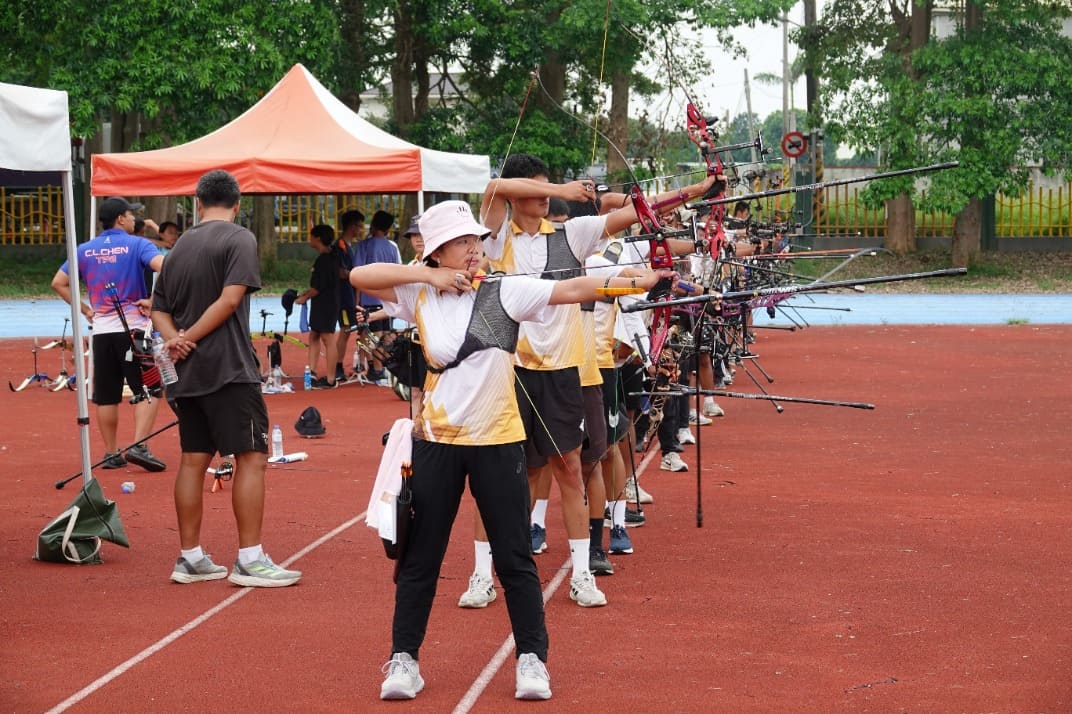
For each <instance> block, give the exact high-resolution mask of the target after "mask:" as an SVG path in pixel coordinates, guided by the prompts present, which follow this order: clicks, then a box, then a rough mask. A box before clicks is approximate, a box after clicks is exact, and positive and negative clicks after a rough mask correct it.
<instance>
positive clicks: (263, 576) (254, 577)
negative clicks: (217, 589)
mask: <svg viewBox="0 0 1072 714" xmlns="http://www.w3.org/2000/svg"><path fill="white" fill-rule="evenodd" d="M301 576H302V574H301V571H300V570H284V569H283V568H280V567H279V566H278V565H276V564H275V563H273V562H272V559H271V558H269V557H268V554H267V553H264V554H263V555H262V556H261V559H260V560H255V561H253V562H252V563H249V564H248V565H242V564H241V563H240V562H238V561H237V560H236V561H235V564H234V570H232V571H231V575H230V576H229V577H228V578H227V579H228V580H230V581H231V582H232V583H234V584H235V585H242V586H244V587H251V588H285V587H286V586H288V585H293V584H294V583H296V582H298V581H299V580H301Z"/></svg>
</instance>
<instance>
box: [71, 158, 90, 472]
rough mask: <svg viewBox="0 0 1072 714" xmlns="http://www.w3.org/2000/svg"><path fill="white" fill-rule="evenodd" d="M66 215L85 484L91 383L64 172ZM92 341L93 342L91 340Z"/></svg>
mask: <svg viewBox="0 0 1072 714" xmlns="http://www.w3.org/2000/svg"><path fill="white" fill-rule="evenodd" d="M63 215H64V216H65V217H66V218H65V220H64V226H65V231H66V233H67V274H68V275H69V276H70V278H71V339H72V340H73V341H74V348H73V349H72V350H71V352H72V354H73V355H74V373H75V377H76V378H75V393H76V394H77V395H78V432H79V433H78V435H79V438H80V440H81V445H82V484H83V485H86V484H88V483H89V480H90V479H91V478H93V474H92V473H91V472H90V458H89V455H90V448H91V447H90V444H89V397H88V393H89V380H88V378H87V377H86V355H85V350H83V349H82V286H81V284H80V283H79V279H78V252H77V247H78V246H77V243H78V238H77V236H76V235H75V230H74V215H75V212H74V181H73V179H72V178H71V171H70V169H68V170H67V171H64V172H63ZM89 218H90V221H91V223H90V232H92V229H93V226H95V225H96V220H97V202H96V201H90V208H89ZM91 339H92V338H91Z"/></svg>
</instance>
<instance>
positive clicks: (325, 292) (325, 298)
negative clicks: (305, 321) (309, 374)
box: [294, 224, 339, 389]
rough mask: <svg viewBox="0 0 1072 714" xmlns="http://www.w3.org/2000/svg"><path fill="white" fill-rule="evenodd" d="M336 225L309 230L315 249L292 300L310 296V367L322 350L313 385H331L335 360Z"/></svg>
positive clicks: (334, 374) (333, 381) (314, 366)
mask: <svg viewBox="0 0 1072 714" xmlns="http://www.w3.org/2000/svg"><path fill="white" fill-rule="evenodd" d="M334 243H335V229H334V228H332V227H331V226H328V225H324V224H320V225H317V226H313V227H312V229H311V230H310V231H309V245H311V246H312V247H313V248H314V249H315V250H316V252H317V254H318V255H317V257H316V262H314V263H313V274H312V277H310V278H309V288H308V289H307V290H306V291H305V292H303V293H302V294H301V295H299V296H298V298H297V299H296V300H295V301H294V302H296V303H297V304H299V305H302V304H304V303H305V302H306V301H307V300H310V299H311V300H312V301H313V302H312V307H311V309H310V310H309V363H308V364H309V368H310V369H312V370H313V371H314V372H316V367H317V362H318V361H319V360H320V351H321V350H323V352H324V372H323V376H321V377H317V378H316V379H314V380H313V388H314V389H334V388H335V387H336V386H337V385H338V382H337V381H336V376H337V375H336V370H335V366H336V363H337V362H338V356H337V354H336V351H337V342H336V340H335V326H336V325H337V324H338V320H339V260H338V258H337V257H336V255H335V253H334V251H333V250H332V245H333V244H334Z"/></svg>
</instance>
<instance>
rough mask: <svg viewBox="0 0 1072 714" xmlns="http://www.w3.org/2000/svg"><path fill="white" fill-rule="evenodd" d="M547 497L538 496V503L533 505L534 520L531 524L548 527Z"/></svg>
mask: <svg viewBox="0 0 1072 714" xmlns="http://www.w3.org/2000/svg"><path fill="white" fill-rule="evenodd" d="M546 524H547V499H546V498H537V499H536V503H535V504H534V505H533V506H532V522H531V525H534V526H539V527H540V528H546V527H547V525H546Z"/></svg>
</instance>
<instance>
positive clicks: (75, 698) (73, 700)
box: [47, 511, 365, 714]
mask: <svg viewBox="0 0 1072 714" xmlns="http://www.w3.org/2000/svg"><path fill="white" fill-rule="evenodd" d="M364 517H365V511H362V512H361V513H359V514H358V515H356V516H354V517H353V518H351V519H350V520H348V521H346V522H345V523H343V524H342V525H339V526H337V527H336V528H335V529H334V530H332V531H329V532H327V533H325V534H324V535H322V536H320V537H319V538H317V539H316V540H315V541H313V542H312V543H310V544H309V545H307V546H305V547H304V548H302V549H301V550H299V551H298V552H297V553H295V554H294V555H292V556H290V557H289V558H287V559H286V560H284V561H283V562H282V563H281V565H282V566H283V567H287V566H289V565H290V564H291V563H293V562H294V561H296V560H298V559H299V558H302V557H304V556H306V555H308V554H309V553H311V552H312V551H314V550H316V549H317V548H319V547H320V546H322V545H323V544H324V543H327V542H328V541H329V540H331V539H332V538H334V537H335V536H337V535H339V534H340V533H342V532H343V531H345V530H346V529H347V528H350V527H352V526H353V525H354V524H355V523H358V522H359V521H361V520H362V519H363V518H364ZM255 589H256V588H252V587H247V588H242V589H241V590H239V591H238V592H236V593H234V594H233V595H230V596H228V597H227V598H226V599H225V600H224V601H223V602H221V603H220V604H218V605H215V606H213V607H211V608H209V609H208V610H206V611H205V612H203V613H201V614H200V615H198V616H197V617H195V618H194V619H192V620H190V621H189V622H187V623H186V624H185V625H183V626H182V627H180V628H178V629H177V630H175V631H174V632H172V633H171V634H170V635H167V636H166V637H164V638H163V639H161V640H159V641H157V642H155V643H154V644H152V645H149V646H148V647H146V648H145V649H143V650H142V651H141V652H139V653H138V654H136V655H134V656H133V657H131V658H130V659H128V660H127V661H126V662H123V663H122V664H120V665H118V666H117V667H115V669H113V670H112V671H110V672H108V673H107V674H104V675H102V676H101V677H98V678H97V679H95V680H93V681H92V682H90V683H89V684H87V685H86V686H85V687H83V688H82V689H79V690H78V691H77V692H75V693H74V694H72V695H71V696H69V697H67V698H66V699H64V700H63V701H62V702H60V703H59V704H57V705H56V706H54V707H52V708H51V709H49V710H48V712H47V714H58V712H63V711H66V710H67V709H69V708H70V707H72V706H74V705H75V704H78V703H79V702H81V701H82V700H83V699H85V698H86V697H88V696H89V695H90V694H93V692H95V691H97V690H98V689H100V688H101V687H103V686H104V685H106V684H108V683H109V682H111V681H112V680H114V679H116V678H117V677H119V676H120V675H122V674H123V673H124V672H126V671H127V670H128V669H130V668H131V667H133V666H134V665H136V664H138V663H139V662H142V661H143V660H146V659H148V658H149V657H152V656H153V655H154V654H156V653H157V652H159V651H160V650H162V649H164V648H165V647H167V646H168V645H170V644H171V643H172V642H174V641H175V640H177V639H179V638H180V637H182V636H183V635H185V634H187V633H188V632H192V631H193V630H195V629H197V628H198V627H199V626H201V625H202V624H203V623H204V622H206V621H207V620H209V619H210V618H212V617H213V616H215V615H217V614H219V613H221V612H223V611H224V610H226V609H227V608H229V607H230V606H231V605H233V604H235V603H236V602H238V601H239V600H241V599H242V598H244V597H245V596H246V595H249V594H250V593H251V592H253V591H254V590H255Z"/></svg>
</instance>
